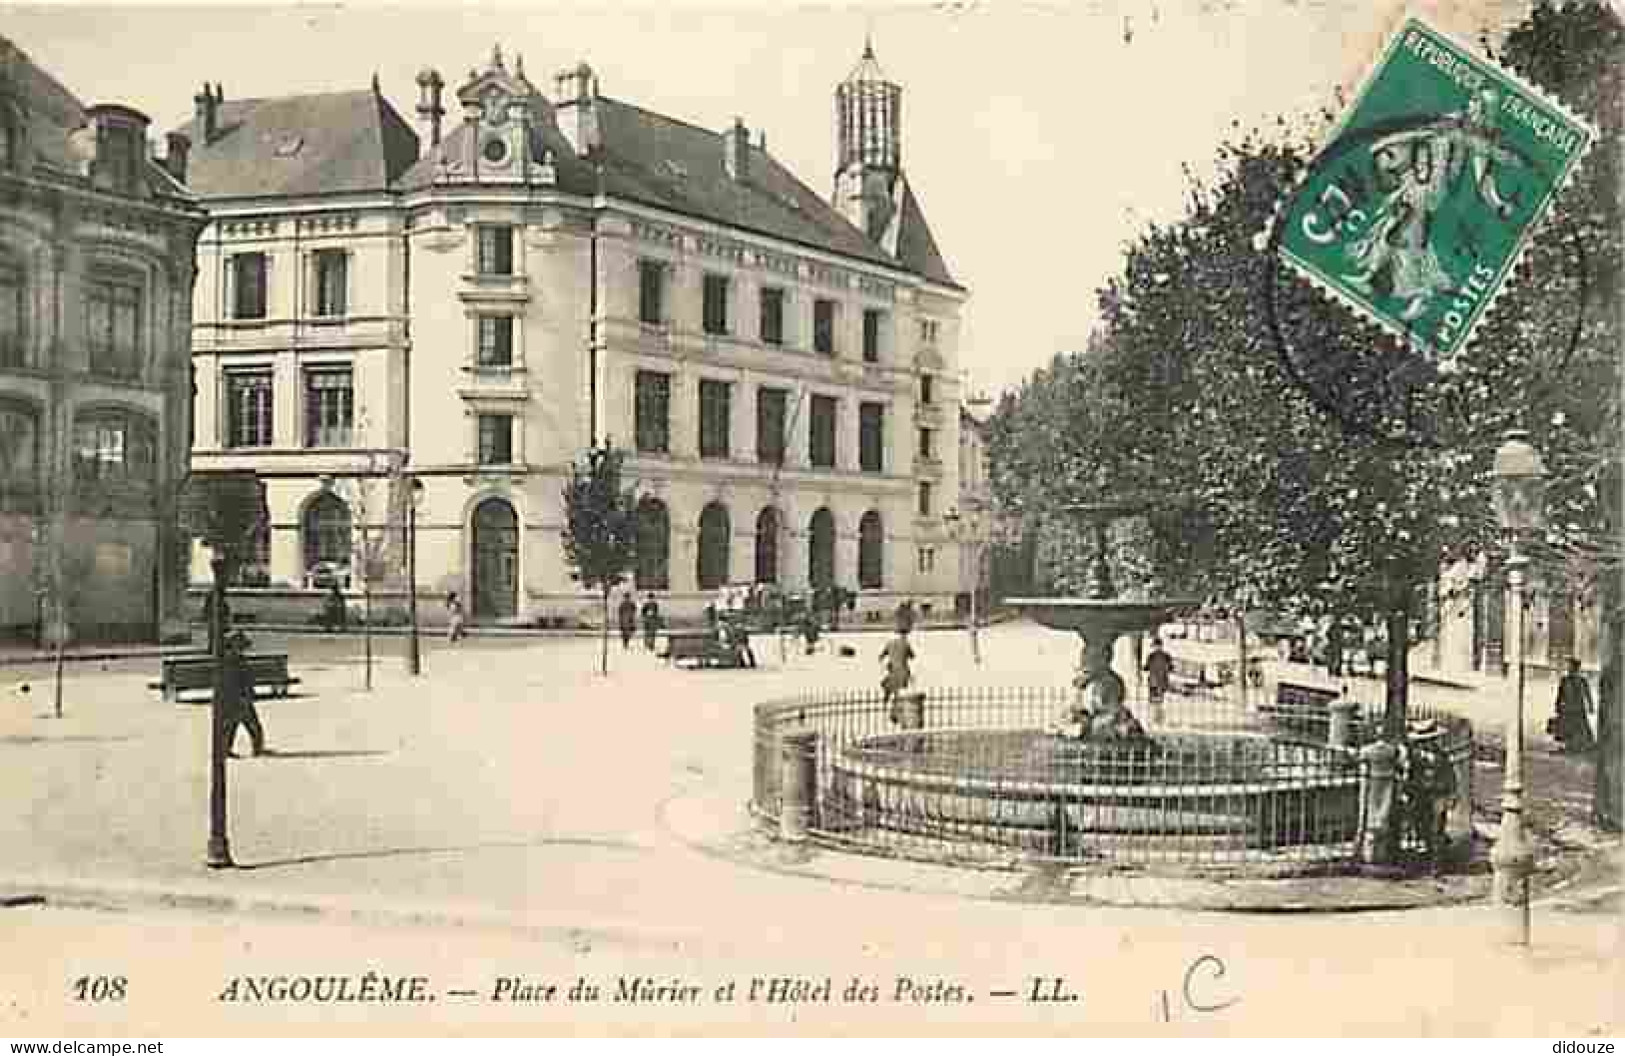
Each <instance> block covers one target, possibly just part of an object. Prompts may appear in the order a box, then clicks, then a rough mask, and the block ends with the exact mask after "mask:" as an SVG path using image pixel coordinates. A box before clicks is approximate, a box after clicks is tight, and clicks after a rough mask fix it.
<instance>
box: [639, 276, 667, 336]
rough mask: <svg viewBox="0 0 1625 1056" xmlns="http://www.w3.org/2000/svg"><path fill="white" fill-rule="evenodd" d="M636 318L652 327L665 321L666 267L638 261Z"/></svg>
mask: <svg viewBox="0 0 1625 1056" xmlns="http://www.w3.org/2000/svg"><path fill="white" fill-rule="evenodd" d="M638 318H639V319H640V320H642V321H643V322H645V323H649V324H651V325H653V326H660V325H662V324H664V323H665V321H666V265H664V264H662V263H661V262H660V261H658V260H640V261H638Z"/></svg>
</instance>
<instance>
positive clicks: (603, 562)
mask: <svg viewBox="0 0 1625 1056" xmlns="http://www.w3.org/2000/svg"><path fill="white" fill-rule="evenodd" d="M625 461H626V453H625V452H624V451H621V450H620V449H618V448H616V447H613V446H611V445H609V444H601V445H598V446H596V447H592V448H589V449H588V450H587V452H586V454H585V455H583V456H582V458H581V459H580V460H579V461H578V462H576V463H575V464H574V465H573V466H571V468H570V479H569V481H568V482H567V483H566V484H565V485H564V493H563V494H564V510H565V525H564V558H565V560H566V561H568V562H569V563H570V567H571V569H572V570H573V571H572V573H571V575H572V577H573V578H574V579H575V580H576V581H577V582H579V583H580V584H581V585H582V586H584V587H586V588H587V589H588V590H596V591H598V592H599V594H600V595H601V597H602V599H603V607H604V609H603V616H604V624H603V626H604V633H603V641H602V649H601V651H600V656H599V671H600V673H602V674H606V675H607V674H609V625H610V620H609V599H610V595H611V594H612V593H614V591H615V588H616V587H617V586H619V585H620V584H621V581H622V580H624V579H625V578H626V576H627V574H628V573H629V572H630V571H631V570H632V563H633V560H634V558H635V557H636V544H637V517H636V508H637V507H636V497H635V496H634V495H633V493H632V490H631V489H629V488H623V487H622V485H621V471H622V466H623V464H624V463H625Z"/></svg>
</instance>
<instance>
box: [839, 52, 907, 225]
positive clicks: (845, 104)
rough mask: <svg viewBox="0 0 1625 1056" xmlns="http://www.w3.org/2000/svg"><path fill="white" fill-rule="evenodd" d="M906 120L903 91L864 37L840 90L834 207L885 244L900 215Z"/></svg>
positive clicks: (840, 85)
mask: <svg viewBox="0 0 1625 1056" xmlns="http://www.w3.org/2000/svg"><path fill="white" fill-rule="evenodd" d="M902 118H903V89H902V87H901V86H900V85H897V84H895V83H893V82H892V81H889V80H887V79H886V74H885V72H884V71H882V70H881V68H880V63H879V61H878V60H877V59H876V58H875V49H874V43H873V41H872V40H870V39H869V38H867V37H865V38H864V42H863V57H862V58H860V59H859V60H858V64H857V65H856V66H854V67H853V68H852V72H851V73H849V74H847V77H846V79H845V80H844V81H842V82H841V83H840V84H839V85H837V86H836V88H835V194H834V204H835V207H836V208H837V209H839V210H840V211H841V213H842V214H843V215H845V216H846V218H847V219H848V220H850V221H852V223H853V224H855V225H857V227H858V228H860V229H861V230H862V231H863V232H864V233H865V234H867V235H868V236H869V237H870V238H871V239H873V240H874V241H876V242H879V243H882V244H884V243H885V242H887V241H888V238H887V236H888V234H889V233H891V229H892V228H893V227H894V224H893V220H894V219H895V217H896V215H897V212H898V209H897V203H898V198H899V195H898V192H899V189H900V188H899V186H898V184H899V178H900V177H901V175H902V171H903V132H902Z"/></svg>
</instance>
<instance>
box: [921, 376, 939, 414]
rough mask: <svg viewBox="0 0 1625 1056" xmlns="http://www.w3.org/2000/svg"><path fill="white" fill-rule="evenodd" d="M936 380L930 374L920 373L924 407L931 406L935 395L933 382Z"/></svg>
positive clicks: (922, 404)
mask: <svg viewBox="0 0 1625 1056" xmlns="http://www.w3.org/2000/svg"><path fill="white" fill-rule="evenodd" d="M935 380H936V379H935V378H933V377H932V376H931V375H929V374H922V375H920V405H921V406H922V407H929V406H931V399H932V396H933V395H934V394H933V392H932V389H933V388H934V385H933V382H935Z"/></svg>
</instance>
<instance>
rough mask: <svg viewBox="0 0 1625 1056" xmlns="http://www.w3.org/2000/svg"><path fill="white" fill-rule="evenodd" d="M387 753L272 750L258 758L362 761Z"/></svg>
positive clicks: (374, 751) (363, 749)
mask: <svg viewBox="0 0 1625 1056" xmlns="http://www.w3.org/2000/svg"><path fill="white" fill-rule="evenodd" d="M389 754H390V753H389V752H386V751H383V750H382V749H376V748H360V749H355V750H353V751H344V750H340V751H327V752H324V751H308V752H288V751H283V750H282V749H280V748H273V749H272V750H271V751H269V752H266V753H265V754H264V755H263V756H260V757H259V758H262V759H363V758H366V757H368V756H374V755H389Z"/></svg>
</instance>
